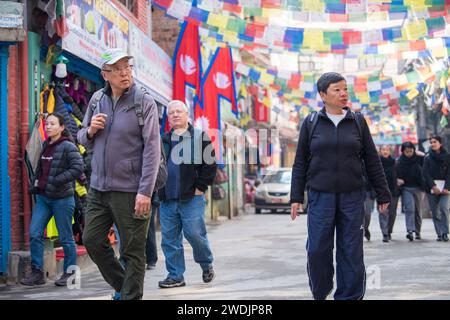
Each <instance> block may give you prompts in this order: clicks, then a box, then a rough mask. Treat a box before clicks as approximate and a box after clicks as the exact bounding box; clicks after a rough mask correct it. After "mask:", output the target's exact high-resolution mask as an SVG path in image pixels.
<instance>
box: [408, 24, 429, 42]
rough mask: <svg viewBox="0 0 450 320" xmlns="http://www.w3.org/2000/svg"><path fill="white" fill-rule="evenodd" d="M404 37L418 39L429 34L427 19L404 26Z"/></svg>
mask: <svg viewBox="0 0 450 320" xmlns="http://www.w3.org/2000/svg"><path fill="white" fill-rule="evenodd" d="M402 34H403V37H404V38H406V39H408V40H418V39H420V38H421V37H425V36H427V35H428V29H427V23H426V22H425V19H422V20H419V21H417V22H413V23H409V24H407V25H405V26H404V27H403V28H402Z"/></svg>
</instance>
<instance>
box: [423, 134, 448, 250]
mask: <svg viewBox="0 0 450 320" xmlns="http://www.w3.org/2000/svg"><path fill="white" fill-rule="evenodd" d="M430 143H431V146H430V151H429V153H428V155H427V156H426V157H425V159H424V163H423V176H424V178H425V186H426V192H427V196H428V202H429V204H430V209H431V212H432V213H433V223H434V228H435V230H436V234H437V241H448V199H449V190H450V168H449V165H450V154H449V153H448V152H447V150H445V148H444V147H443V146H442V138H441V137H439V136H433V137H431V139H430Z"/></svg>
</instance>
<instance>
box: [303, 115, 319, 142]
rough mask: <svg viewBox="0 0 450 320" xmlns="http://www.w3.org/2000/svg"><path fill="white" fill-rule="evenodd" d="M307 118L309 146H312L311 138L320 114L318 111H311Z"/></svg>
mask: <svg viewBox="0 0 450 320" xmlns="http://www.w3.org/2000/svg"><path fill="white" fill-rule="evenodd" d="M307 118H309V119H307V120H308V121H307V123H306V125H307V127H308V146H311V140H312V136H313V133H314V129H315V128H316V126H317V121H318V120H319V115H318V114H317V111H314V112H311V113H310V114H309V115H308V117H307Z"/></svg>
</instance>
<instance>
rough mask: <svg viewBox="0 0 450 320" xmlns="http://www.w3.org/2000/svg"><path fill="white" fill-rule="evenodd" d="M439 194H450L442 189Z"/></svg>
mask: <svg viewBox="0 0 450 320" xmlns="http://www.w3.org/2000/svg"><path fill="white" fill-rule="evenodd" d="M441 193H442V194H445V195H447V194H449V193H450V192H449V191H448V190H447V189H442V191H441Z"/></svg>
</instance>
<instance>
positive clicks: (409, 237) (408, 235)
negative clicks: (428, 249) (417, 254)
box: [406, 232, 414, 241]
mask: <svg viewBox="0 0 450 320" xmlns="http://www.w3.org/2000/svg"><path fill="white" fill-rule="evenodd" d="M406 238H407V239H408V240H409V241H414V237H413V234H412V232H408V234H407V235H406Z"/></svg>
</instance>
